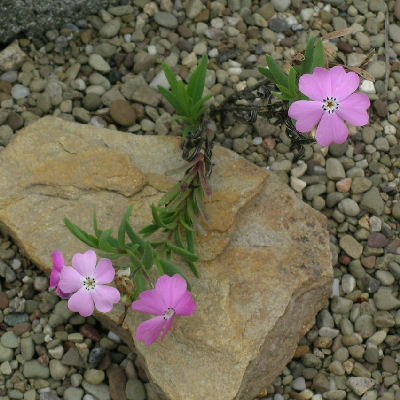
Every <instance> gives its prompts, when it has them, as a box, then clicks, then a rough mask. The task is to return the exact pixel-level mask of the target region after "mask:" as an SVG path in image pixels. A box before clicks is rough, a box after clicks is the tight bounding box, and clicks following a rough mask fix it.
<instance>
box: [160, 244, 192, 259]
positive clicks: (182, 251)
mask: <svg viewBox="0 0 400 400" xmlns="http://www.w3.org/2000/svg"><path fill="white" fill-rule="evenodd" d="M167 246H168V247H169V248H170V249H171V250H172V251H173V252H174V253H176V254H178V255H179V256H181V257H182V258H184V259H185V260H186V261H197V260H198V259H199V257H197V256H196V254H193V253H191V252H190V251H188V250H186V249H184V248H182V247H178V246H174V245H173V244H172V243H167Z"/></svg>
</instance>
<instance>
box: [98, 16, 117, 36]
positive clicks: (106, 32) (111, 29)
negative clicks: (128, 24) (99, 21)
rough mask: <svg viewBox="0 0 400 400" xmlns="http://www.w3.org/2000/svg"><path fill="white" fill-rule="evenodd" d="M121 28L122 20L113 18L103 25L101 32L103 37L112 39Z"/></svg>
mask: <svg viewBox="0 0 400 400" xmlns="http://www.w3.org/2000/svg"><path fill="white" fill-rule="evenodd" d="M120 28H121V22H120V21H119V20H118V19H112V20H111V21H109V22H107V23H106V24H104V25H103V26H102V28H101V29H100V31H99V34H100V36H101V37H102V38H105V39H110V38H112V37H114V36H116V35H117V34H118V32H119V30H120Z"/></svg>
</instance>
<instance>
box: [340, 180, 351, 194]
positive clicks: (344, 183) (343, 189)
mask: <svg viewBox="0 0 400 400" xmlns="http://www.w3.org/2000/svg"><path fill="white" fill-rule="evenodd" d="M352 183H353V179H351V178H345V179H341V180H340V181H337V182H336V189H337V190H338V192H340V193H347V192H349V191H350V189H351V184H352Z"/></svg>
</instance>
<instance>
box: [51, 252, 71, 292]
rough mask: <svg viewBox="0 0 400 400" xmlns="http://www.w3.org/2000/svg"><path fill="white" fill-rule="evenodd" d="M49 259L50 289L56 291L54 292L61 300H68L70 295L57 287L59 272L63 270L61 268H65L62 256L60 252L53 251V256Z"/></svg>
mask: <svg viewBox="0 0 400 400" xmlns="http://www.w3.org/2000/svg"><path fill="white" fill-rule="evenodd" d="M51 257H52V259H53V269H52V270H51V274H50V289H56V291H57V293H58V294H59V295H60V297H62V298H63V299H68V297H69V296H70V294H69V293H64V292H63V291H62V290H61V289H60V288H59V287H58V283H59V282H60V275H61V271H62V270H63V268H64V266H65V262H64V256H63V254H62V252H61V251H60V250H55V251H53V254H52V255H51Z"/></svg>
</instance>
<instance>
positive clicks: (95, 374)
mask: <svg viewBox="0 0 400 400" xmlns="http://www.w3.org/2000/svg"><path fill="white" fill-rule="evenodd" d="M83 377H84V379H86V381H88V382H89V383H91V384H92V385H99V384H100V383H102V382H103V381H104V378H105V375H104V371H101V370H98V369H88V370H87V371H85V374H84V376H83Z"/></svg>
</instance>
